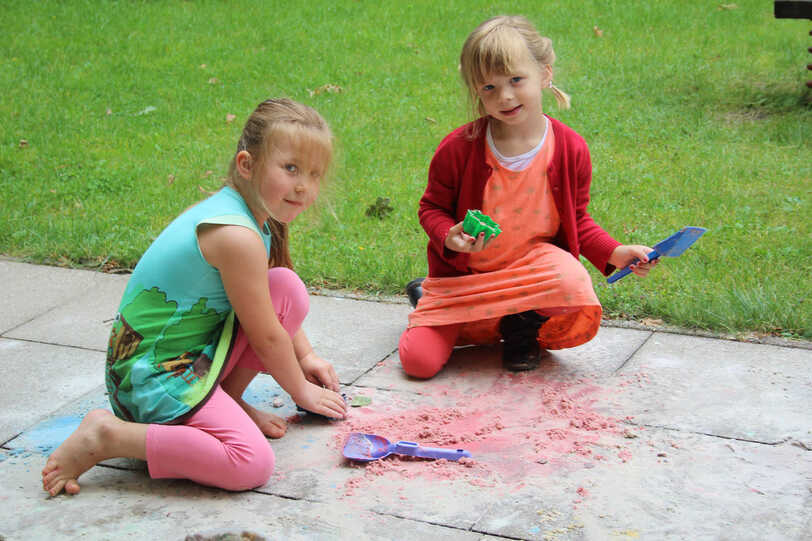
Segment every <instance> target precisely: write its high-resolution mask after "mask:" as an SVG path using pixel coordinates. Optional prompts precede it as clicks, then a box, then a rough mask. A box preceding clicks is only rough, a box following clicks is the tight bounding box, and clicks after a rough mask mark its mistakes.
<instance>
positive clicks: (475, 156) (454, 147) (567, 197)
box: [418, 117, 620, 277]
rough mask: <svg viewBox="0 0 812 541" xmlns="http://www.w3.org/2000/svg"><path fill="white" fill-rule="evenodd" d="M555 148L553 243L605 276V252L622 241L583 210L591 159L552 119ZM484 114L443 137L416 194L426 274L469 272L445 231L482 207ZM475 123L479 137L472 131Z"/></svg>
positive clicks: (485, 168)
mask: <svg viewBox="0 0 812 541" xmlns="http://www.w3.org/2000/svg"><path fill="white" fill-rule="evenodd" d="M547 118H549V119H550V123H551V125H552V127H553V133H554V134H555V151H554V153H553V157H552V159H551V160H550V166H549V168H548V169H547V177H548V178H549V182H550V187H551V189H552V192H553V199H554V200H555V205H556V207H557V208H558V214H559V216H560V219H561V226H560V227H559V230H558V233H557V234H556V236H555V238H554V239H553V243H554V244H555V245H556V246H559V247H560V248H563V249H564V250H567V251H568V252H570V253H571V254H572V255H573V256H574V257H575V258H578V255H579V254H583V255H584V257H586V258H587V259H588V260H589V261H590V262H591V263H592V264H593V265H595V267H596V268H597V269H598V270H599V271H600V272H602V273H603V274H604V275H609V274H611V273H612V271H614V269H615V267H614V266H613V265H610V264H609V263H608V259H609V257H610V256H611V255H612V252H613V251H614V249H615V248H617V247H618V246H620V243H619V242H618V241H616V240H615V239H613V238H612V237H611V236H610V235H609V234H608V233H607V232H606V231H604V230H603V228H601V226H599V225H598V224H597V223H596V222H595V220H593V219H592V217H591V216H590V215H589V214H588V213H587V211H586V207H587V205H588V204H589V184H590V182H591V180H592V162H591V160H590V158H589V149H588V148H587V145H586V142H585V141H584V139H583V138H582V137H581V136H580V135H578V134H577V133H576V132H575V131H574V130H573V129H572V128H570V127H568V126H566V125H565V124H563V123H561V122H559V121H558V120H556V119H554V118H550V117H547ZM486 123H487V117H483V118H480V119H479V120H477V121H475V123H470V124H465V125H464V126H461V127H459V128H457V129H456V130H454V131H453V132H451V133H450V134H449V135H447V136H446V137H445V139H443V141H442V142H441V143H440V146H439V147H437V152H435V153H434V158H432V160H431V165H430V166H429V180H428V185H427V186H426V191H425V193H424V194H423V197H422V198H421V199H420V208H419V210H418V217H419V219H420V225H422V226H423V229H425V230H426V233H427V234H428V236H429V244H428V248H427V252H428V263H429V276H435V277H438V276H460V275H463V274H469V273H470V269H469V268H468V259H469V255H468V254H467V253H462V252H455V251H453V250H449V249H447V248H446V247H445V239H446V237H447V236H448V230H449V229H451V227H452V226H454V224H456V223H458V222H461V221H462V220H463V219H464V218H465V213H466V212H467V211H468V209H481V208H482V200H483V194H484V191H485V184H486V183H487V181H488V179H489V178H490V176H491V171H492V170H491V167H490V166H489V165H488V164H486V163H485V144H486V143H485V129H486V125H487V124H486ZM473 124H476V128H477V130H476V133H477V134H478V135H477V137H475V138H473V139H471V137H470V135H469V134H470V133H471V128H472V127H473Z"/></svg>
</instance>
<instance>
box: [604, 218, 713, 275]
mask: <svg viewBox="0 0 812 541" xmlns="http://www.w3.org/2000/svg"><path fill="white" fill-rule="evenodd" d="M705 231H707V229H705V228H704V227H683V228H682V229H680V230H679V231H677V232H676V233H674V234H673V235H671V236H670V237H668V238H667V239H665V240H664V241H661V242H658V243H657V244H655V245H654V250H653V251H651V252H649V254H648V260H649V261H653V260H655V259H657V258H658V257H661V256H665V257H677V256H678V255H681V254H682V252H684V251H685V250H687V249H688V248H689V247H690V246H691V245H692V244H693V243H694V242H696V239H698V238H699V237H701V236H702V235H703V234H704V233H705ZM639 261H640V260H639V259H635V260H634V262H632V263H631V264H630V265H627V266H626V267H623V268H622V269H621V270H619V271H617V272H616V273H614V274H613V275H612V276H610V277H609V278H607V279H606V281H607V282H609V283H610V284H613V283H615V282H617V281H618V280H620V279H621V278H623V277H624V276H626V275H627V274H629V273H630V272H632V270H631V269H630V268H629V267H630V266H631V265H634V264H636V263H638V262H639Z"/></svg>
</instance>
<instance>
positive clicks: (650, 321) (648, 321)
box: [640, 317, 663, 327]
mask: <svg viewBox="0 0 812 541" xmlns="http://www.w3.org/2000/svg"><path fill="white" fill-rule="evenodd" d="M640 322H641V323H642V324H643V325H645V326H646V327H659V326H661V325H662V324H663V320H662V319H654V318H651V317H644V318H643V319H642V320H641V321H640Z"/></svg>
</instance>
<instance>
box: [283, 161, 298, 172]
mask: <svg viewBox="0 0 812 541" xmlns="http://www.w3.org/2000/svg"><path fill="white" fill-rule="evenodd" d="M285 169H286V170H287V171H288V172H289V173H295V172H297V171H298V170H299V168H298V167H296V165H295V164H292V163H286V164H285Z"/></svg>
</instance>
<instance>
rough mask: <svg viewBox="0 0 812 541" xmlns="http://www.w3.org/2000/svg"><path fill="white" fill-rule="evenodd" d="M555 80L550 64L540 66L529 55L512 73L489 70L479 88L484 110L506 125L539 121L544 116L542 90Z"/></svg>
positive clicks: (478, 92)
mask: <svg viewBox="0 0 812 541" xmlns="http://www.w3.org/2000/svg"><path fill="white" fill-rule="evenodd" d="M551 80H552V69H551V68H550V66H545V67H544V68H541V67H539V65H538V63H537V62H536V61H535V60H533V59H532V58H530V55H528V56H527V57H526V58H525V59H523V60H522V61H521V62H518V63H516V65H515V66H514V67H513V71H512V72H511V73H507V74H503V75H499V74H495V73H488V74H487V75H486V76H485V79H484V80H483V81H482V82H480V84H479V85H478V87H477V95H478V96H479V99H480V100H481V101H482V105H483V107H484V109H485V112H486V113H487V114H488V115H490V116H491V117H492V118H494V119H496V120H498V121H500V122H503V123H504V124H506V125H507V126H519V125H522V124H523V123H524V122H525V121H527V120H531V121H536V120H538V118H539V117H540V115H541V89H542V88H543V87H545V86H548V85H549V83H550V81H551Z"/></svg>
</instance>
